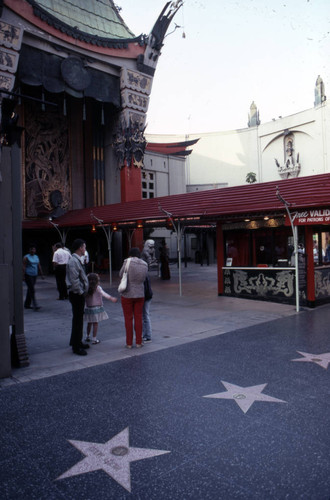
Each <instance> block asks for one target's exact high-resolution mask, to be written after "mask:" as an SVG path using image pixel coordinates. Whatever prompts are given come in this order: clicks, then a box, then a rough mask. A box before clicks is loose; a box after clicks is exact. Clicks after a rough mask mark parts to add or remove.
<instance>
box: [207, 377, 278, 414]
mask: <svg viewBox="0 0 330 500" xmlns="http://www.w3.org/2000/svg"><path fill="white" fill-rule="evenodd" d="M221 382H222V383H223V385H224V386H225V388H226V389H227V391H225V392H218V393H217V394H209V395H208V396H203V397H204V398H214V399H233V400H234V401H235V402H236V403H237V404H238V406H239V407H240V408H241V410H242V411H243V412H244V413H246V412H247V411H248V410H249V409H250V407H251V406H252V405H253V403H254V402H255V401H264V402H266V403H286V401H282V399H277V398H273V397H272V396H267V394H261V393H262V391H263V390H264V388H265V387H266V385H267V384H260V385H251V386H250V387H241V386H239V385H235V384H230V383H229V382H224V381H223V380H221Z"/></svg>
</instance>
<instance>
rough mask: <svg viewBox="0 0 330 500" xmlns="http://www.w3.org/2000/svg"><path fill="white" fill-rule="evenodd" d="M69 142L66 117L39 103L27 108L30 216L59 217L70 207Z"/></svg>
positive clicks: (27, 178)
mask: <svg viewBox="0 0 330 500" xmlns="http://www.w3.org/2000/svg"><path fill="white" fill-rule="evenodd" d="M70 199H71V196H70V165H69V141H68V129H67V125H66V119H65V117H63V116H62V115H61V114H59V113H57V112H53V111H46V112H42V111H41V110H40V109H39V108H38V106H34V105H29V106H27V107H26V117H25V211H26V214H25V215H26V217H47V216H49V217H58V216H60V215H62V214H63V213H64V212H65V211H67V210H68V209H69V208H70Z"/></svg>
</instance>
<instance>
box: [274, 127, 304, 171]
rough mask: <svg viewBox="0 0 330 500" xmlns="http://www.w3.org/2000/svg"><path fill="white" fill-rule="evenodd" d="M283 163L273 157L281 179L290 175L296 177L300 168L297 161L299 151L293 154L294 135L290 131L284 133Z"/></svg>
mask: <svg viewBox="0 0 330 500" xmlns="http://www.w3.org/2000/svg"><path fill="white" fill-rule="evenodd" d="M283 144H284V165H281V164H280V163H279V161H278V160H277V159H276V158H275V163H276V166H277V169H278V173H279V175H280V177H281V178H282V179H289V178H290V177H298V176H299V174H300V170H301V165H300V161H299V153H298V154H297V155H296V157H295V155H294V151H295V149H294V135H293V134H292V133H288V132H285V133H284V143H283Z"/></svg>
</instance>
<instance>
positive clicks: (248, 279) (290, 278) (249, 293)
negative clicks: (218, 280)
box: [224, 268, 295, 302]
mask: <svg viewBox="0 0 330 500" xmlns="http://www.w3.org/2000/svg"><path fill="white" fill-rule="evenodd" d="M224 285H225V287H224V294H225V295H233V296H236V297H244V298H254V299H268V300H273V301H279V302H293V301H294V299H295V273H294V270H291V269H288V270H276V268H269V269H267V270H265V269H263V270H257V269H253V268H251V269H246V268H245V269H244V270H243V269H242V270H240V269H225V271H224Z"/></svg>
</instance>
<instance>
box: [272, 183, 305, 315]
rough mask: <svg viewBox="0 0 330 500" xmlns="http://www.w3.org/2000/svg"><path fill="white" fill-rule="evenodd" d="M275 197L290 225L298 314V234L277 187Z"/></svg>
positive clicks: (297, 309)
mask: <svg viewBox="0 0 330 500" xmlns="http://www.w3.org/2000/svg"><path fill="white" fill-rule="evenodd" d="M276 196H277V198H278V199H279V200H280V201H281V202H282V203H283V205H284V206H285V210H286V212H287V214H288V217H289V220H290V224H291V229H292V236H293V246H294V266H295V270H296V311H297V312H299V310H300V308H299V271H298V232H297V226H295V225H294V224H293V220H292V216H291V213H290V210H289V206H290V203H288V202H287V201H285V199H284V198H283V197H282V196H281V194H280V190H279V187H278V186H276Z"/></svg>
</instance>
